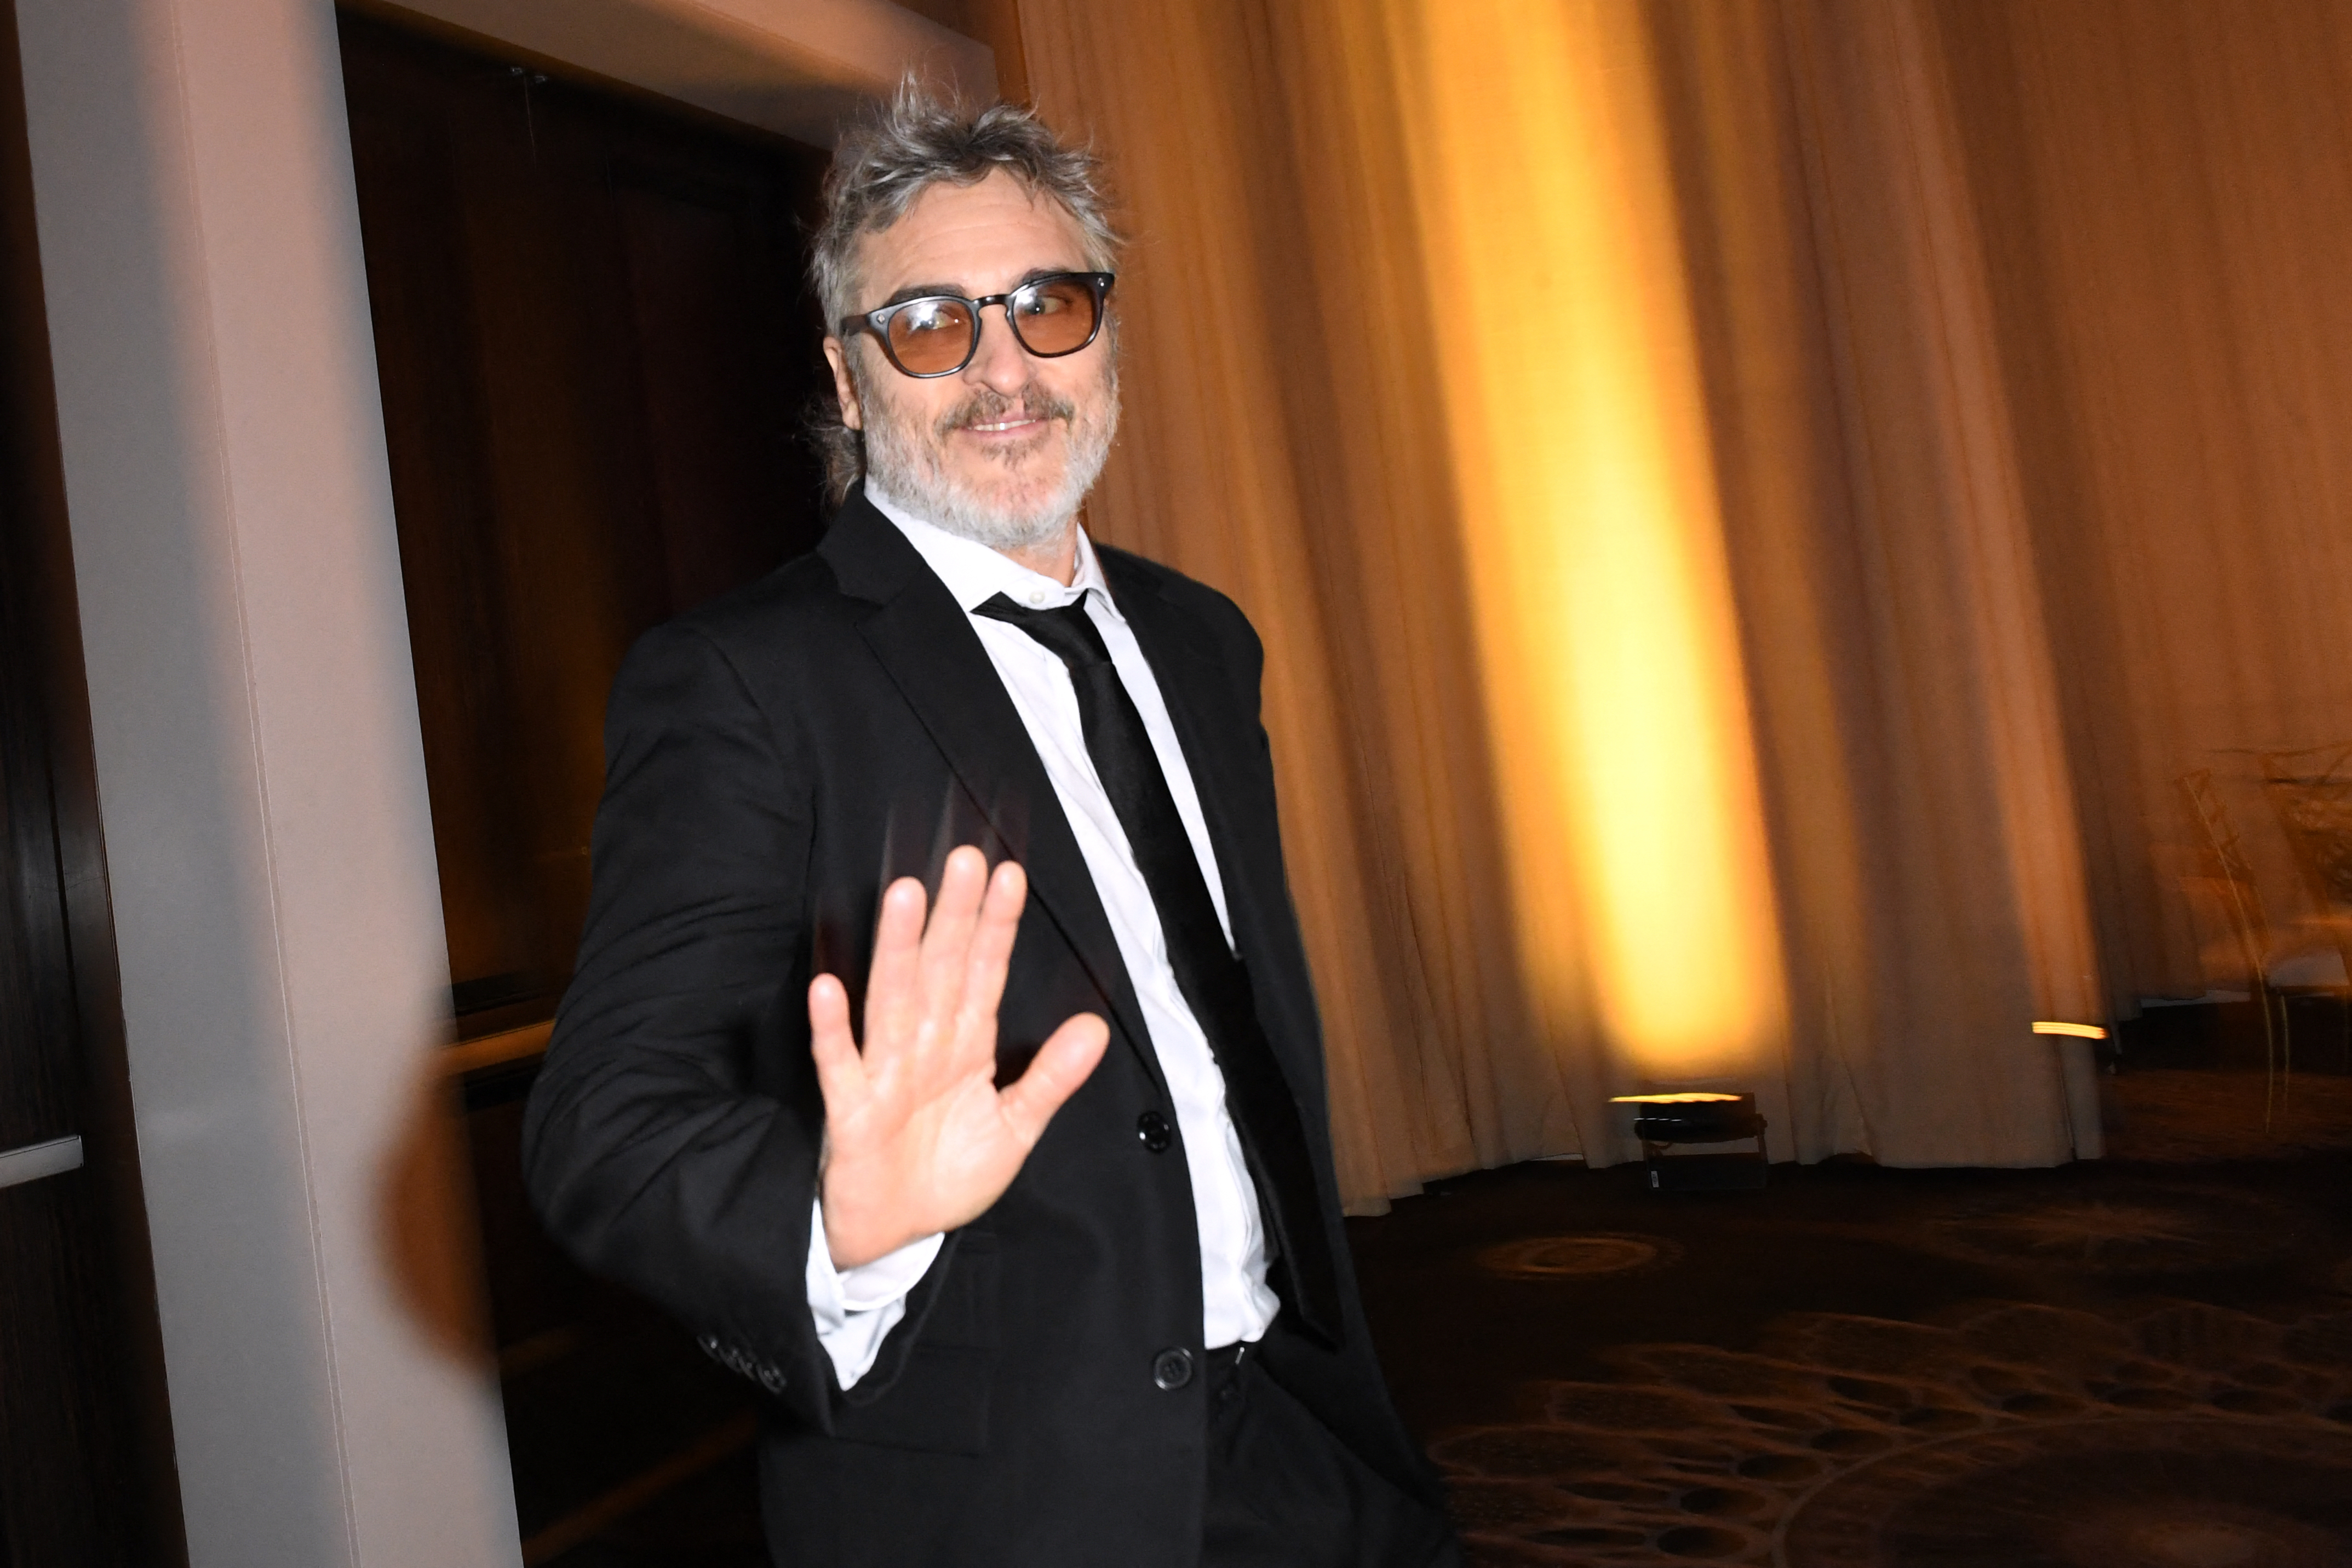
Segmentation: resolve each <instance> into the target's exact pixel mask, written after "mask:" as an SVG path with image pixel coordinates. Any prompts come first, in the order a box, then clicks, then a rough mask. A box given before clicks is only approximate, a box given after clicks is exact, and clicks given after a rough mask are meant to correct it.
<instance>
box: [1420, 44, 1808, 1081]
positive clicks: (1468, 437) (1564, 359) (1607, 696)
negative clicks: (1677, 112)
mask: <svg viewBox="0 0 2352 1568" xmlns="http://www.w3.org/2000/svg"><path fill="white" fill-rule="evenodd" d="M1389 15H1390V21H1391V45H1392V54H1393V57H1394V58H1395V59H1396V61H1397V65H1398V68H1399V70H1400V73H1401V75H1402V78H1403V79H1402V81H1401V82H1400V87H1401V88H1402V94H1401V98H1402V102H1403V103H1405V104H1406V105H1408V106H1409V108H1408V112H1409V113H1411V114H1412V115H1413V116H1415V117H1416V120H1417V122H1416V123H1415V125H1414V126H1413V127H1412V131H1413V133H1412V135H1411V136H1410V137H1408V141H1409V143H1410V144H1411V145H1412V149H1413V154H1414V166H1413V169H1412V177H1413V188H1414V197H1415V201H1416V204H1417V205H1418V207H1419V209H1420V211H1421V213H1422V217H1423V232H1424V233H1425V235H1427V236H1428V253H1427V260H1428V267H1429V274H1430V279H1431V287H1432V295H1433V319H1434V320H1435V322H1436V324H1437V330H1438V332H1439V335H1440V340H1439V347H1440V354H1441V357H1442V362H1443V365H1444V392H1445V399H1446V404H1447V411H1448V418H1449V423H1450V427H1451V437H1452V442H1453V447H1454V455H1455V463H1456V467H1457V470H1458V473H1459V475H1460V481H1461V487H1462V501H1463V515H1464V518H1465V529H1466V535H1467V537H1466V540H1465V543H1466V546H1467V549H1468V552H1469V556H1470V560H1471V566H1472V580H1473V586H1474V592H1475V595H1476V605H1475V608H1476V612H1477V620H1478V625H1479V635H1480V638H1481V643H1482V646H1481V655H1482V664H1483V667H1484V672H1485V674H1486V688H1487V694H1488V699H1489V712H1490V717H1491V721H1492V727H1493V730H1494V733H1495V737H1496V756H1497V762H1498V766H1499V768H1500V771H1501V774H1502V783H1503V787H1504V794H1505V809H1506V811H1507V818H1508V829H1509V841H1510V845H1511V849H1512V852H1513V857H1514V864H1515V874H1516V879H1517V880H1516V883H1515V892H1516V894H1517V898H1518V902H1519V907H1518V911H1517V913H1518V917H1519V921H1520V925H1521V936H1522V943H1523V948H1524V956H1525V959H1526V961H1527V963H1528V967H1529V968H1530V970H1531V972H1532V973H1533V974H1534V975H1535V976H1536V977H1537V981H1538V985H1539V986H1541V987H1542V988H1544V989H1545V990H1546V992H1547V993H1548V994H1547V995H1546V996H1545V998H1543V1000H1544V1002H1545V1005H1546V1006H1547V1008H1548V1009H1549V1010H1551V1011H1552V1012H1553V1014H1554V1016H1565V1015H1566V1014H1568V1013H1570V1012H1572V1011H1573V1010H1574V1009H1575V1008H1576V1007H1577V1006H1578V1004H1579V1000H1580V997H1581V994H1582V988H1583V985H1584V978H1585V977H1586V976H1588V975H1589V976H1590V978H1591V987H1592V990H1593V993H1594V994H1593V997H1592V1000H1593V1002H1594V1003H1596V1004H1597V1006H1598V1009H1599V1012H1600V1016H1601V1019H1602V1021H1603V1023H1604V1024H1605V1026H1606V1028H1607V1030H1608V1031H1609V1033H1610V1035H1611V1036H1612V1038H1613V1039H1614V1040H1616V1041H1617V1043H1618V1044H1619V1045H1620V1046H1621V1047H1622V1049H1624V1050H1625V1051H1627V1052H1628V1053H1629V1054H1630V1055H1631V1056H1632V1057H1633V1059H1634V1060H1635V1061H1638V1062H1640V1063H1641V1064H1643V1066H1644V1067H1646V1068H1650V1069H1653V1070H1662V1071H1679V1072H1686V1073H1687V1072H1698V1071H1719V1070H1723V1069H1725V1068H1728V1067H1736V1066H1737V1065H1738V1064H1740V1063H1742V1062H1744V1061H1748V1060H1751V1059H1752V1058H1753V1056H1754V1055H1755V1053H1756V1051H1758V1050H1759V1048H1760V1047H1762V1046H1764V1045H1765V1044H1766V1043H1768V1042H1769V1040H1771V1039H1772V1038H1773V1037H1774V1036H1775V1035H1776V1034H1777V1033H1778V1031H1779V1030H1780V1020H1781V1015H1782V1005H1781V998H1780V959H1779V942H1778V936H1777V931H1776V927H1775V924H1774V919H1773V914H1772V903H1771V895H1770V887H1769V873H1768V870H1767V865H1766V860H1765V853H1764V849H1763V844H1762V831H1761V821H1762V818H1761V811H1760V809H1759V799H1758V793H1757V786H1756V781H1755V768H1754V758H1753V754H1752V751H1751V747H1750V741H1749V736H1748V717H1747V708H1746V701H1745V696H1744V688H1743V684H1742V679H1741V674H1740V661H1739V653H1738V642H1737V635H1736V630H1735V621H1734V618H1733V609H1732V603H1731V597H1730V591H1729V586H1728V582H1727V575H1726V570H1725V564H1724V559H1723V546H1722V538H1721V532H1720V518H1719V516H1718V513H1717V500H1716V492H1715V482H1714V475H1713V467H1712V461H1711V456H1710V453H1709V450H1708V446H1707V431H1706V409H1705V403H1704V400H1703V397H1702V394H1701V386H1700V382H1699V375H1698V366H1697V356H1696V347H1695V344H1694V341H1693V337H1692V329H1691V321H1690V315H1689V308H1688V299H1687V295H1686V284H1685V275H1684V269H1683V264H1682V258H1681V256H1680V253H1679V248H1678V241H1677V238H1676V234H1675V213H1674V209H1673V203H1672V194H1671V190H1670V187H1669V183H1668V178H1667V168H1666V161H1665V155H1664V145H1663V141H1662V134H1661V126H1660V120H1659V115H1658V106H1657V104H1656V101H1655V96H1654V91H1655V89H1654V85H1653V75H1652V70H1651V63H1650V61H1649V59H1648V57H1647V53H1646V41H1645V38H1644V37H1643V30H1642V21H1641V16H1640V14H1639V5H1638V0H1488V3H1486V4H1481V5H1453V4H1446V3H1444V0H1391V10H1390V13H1389Z"/></svg>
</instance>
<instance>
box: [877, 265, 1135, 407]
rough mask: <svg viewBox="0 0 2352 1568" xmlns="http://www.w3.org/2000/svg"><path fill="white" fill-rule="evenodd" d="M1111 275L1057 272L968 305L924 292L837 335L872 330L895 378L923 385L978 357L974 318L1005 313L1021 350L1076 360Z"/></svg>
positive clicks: (1095, 327)
mask: <svg viewBox="0 0 2352 1568" xmlns="http://www.w3.org/2000/svg"><path fill="white" fill-rule="evenodd" d="M1116 276H1117V275H1116V274H1114V273H1108V272H1056V273H1053V274H1050V275H1048V276H1046V277H1039V278H1034V279H1032V280H1031V281H1029V282H1027V283H1024V284H1023V285H1022V286H1021V287H1018V288H1015V289H1013V291H1011V292H1010V293H1007V294H990V295H984V296H982V298H978V299H967V298H964V297H963V296H962V295H961V294H926V295H924V296H923V297H922V298H919V299H906V300H901V301H900V302H899V303H898V304H896V305H885V306H883V307H882V308H880V309H879V310H868V311H866V312H865V313H864V314H862V315H856V316H845V317H843V318H842V319H841V330H842V335H843V336H845V337H847V336H849V335H851V334H853V333H856V332H871V333H873V334H874V336H875V338H876V339H877V340H878V341H879V342H880V343H881V345H882V351H883V352H884V353H885V354H887V355H888V356H889V358H890V362H891V363H892V364H893V365H896V366H897V367H898V372H899V373H900V374H901V375H908V376H915V377H919V378H921V379H926V380H928V379H929V378H930V377H932V376H951V375H953V374H955V373H956V372H957V371H960V370H961V369H963V368H964V367H965V366H966V365H968V364H970V363H971V357H972V355H974V354H976V353H978V352H979V351H980V313H981V312H982V310H985V309H987V308H989V307H990V306H992V305H1002V306H1003V307H1004V319H1005V320H1006V322H1007V323H1009V324H1010V325H1011V326H1012V328H1013V337H1014V338H1015V339H1016V340H1019V342H1020V344H1021V346H1022V347H1023V348H1024V349H1026V350H1028V351H1029V352H1030V353H1032V354H1034V355H1035V356H1036V357H1037V358H1039V359H1041V360H1057V359H1060V358H1061V357H1062V356H1063V355H1064V354H1075V353H1076V352H1077V351H1078V350H1080V349H1083V348H1085V347H1086V346H1087V344H1088V343H1091V342H1093V341H1094V340H1095V335H1096V334H1097V333H1098V332H1100V331H1101V330H1102V324H1103V307H1104V304H1105V302H1106V301H1107V300H1108V298H1110V286H1111V281H1112V279H1113V278H1114V277H1116Z"/></svg>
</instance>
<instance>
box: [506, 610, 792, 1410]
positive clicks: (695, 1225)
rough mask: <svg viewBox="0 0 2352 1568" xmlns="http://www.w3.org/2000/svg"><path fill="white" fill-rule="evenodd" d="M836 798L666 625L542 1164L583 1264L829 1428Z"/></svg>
mask: <svg viewBox="0 0 2352 1568" xmlns="http://www.w3.org/2000/svg"><path fill="white" fill-rule="evenodd" d="M812 795H813V783H812V779H811V775H810V771H809V769H808V768H807V767H806V765H805V761H804V759H803V758H801V757H799V756H796V755H795V747H794V745H793V743H792V740H791V737H789V735H787V736H784V737H780V736H779V735H778V734H777V732H776V729H775V727H773V726H772V724H771V722H770V718H769V716H767V715H766V714H764V713H762V712H761V708H760V706H759V705H758V704H757V703H755V702H754V701H753V699H752V697H751V694H750V693H749V692H748V691H747V690H746V689H745V687H744V685H743V683H742V682H741V680H740V678H739V677H738V675H737V674H736V672H735V670H734V668H733V667H732V666H731V665H730V663H729V662H728V660H727V659H726V658H725V656H724V654H723V653H722V652H721V651H720V649H719V647H718V646H717V645H715V644H714V643H712V642H711V641H710V640H709V638H707V637H705V636H703V635H702V634H700V633H699V632H695V631H693V630H691V629H689V628H679V627H675V626H673V627H666V628H663V629H660V630H658V631H656V632H652V633H650V634H649V635H647V636H646V638H645V639H644V640H642V641H641V642H640V643H638V645H637V646H636V647H635V649H634V650H632V652H631V653H630V655H629V657H628V659H627V661H626V663H625V664H624V666H623V669H622V671H621V674H620V676H619V678H618V680H617V681H616V682H615V684H614V690H613V695H612V701H611V704H610V706H609V707H608V708H607V712H606V723H605V789H604V800H603V803H602V804H601V805H600V806H599V808H598V810H597V814H596V827H595V838H594V845H593V892H592V894H591V897H590V902H589V912H588V918H587V922H586V925H585V928H584V930H583V934H582V937H581V945H580V954H579V961H578V965H577V967H576V969H575V971H574V977H573V979H572V986H571V988H570V990H569V991H568V992H567V993H566V994H565V997H564V999H563V1005H562V1010H561V1012H560V1014H559V1016H558V1018H557V1020H556V1027H555V1032H554V1036H553V1039H552V1040H551V1043H550V1045H549V1049H548V1054H547V1061H546V1064H545V1066H544V1067H543V1069H542V1070H541V1075H540V1079H539V1082H538V1083H537V1085H536V1086H535V1087H534V1088H533V1090H532V1093H531V1098H530V1107H529V1111H528V1113H527V1117H526V1121H525V1124H524V1138H523V1165H524V1174H525V1178H526V1180H527V1182H528V1184H529V1186H530V1194H531V1198H532V1201H533V1203H534V1205H535V1206H536V1207H537V1208H538V1210H539V1212H540V1215H541V1218H543V1219H544V1221H545V1222H546V1224H547V1226H548V1228H549V1229H550V1230H551V1232H552V1233H553V1234H554V1235H555V1236H556V1237H557V1238H558V1239H560V1240H561V1241H562V1243H563V1244H564V1245H565V1246H566V1247H567V1248H568V1249H570V1250H571V1251H572V1254H573V1255H574V1256H575V1257H576V1258H578V1259H579V1260H580V1261H581V1262H582V1263H583V1266H585V1267H587V1268H588V1269H590V1270H593V1271H594V1272H596V1273H599V1274H602V1275H604V1276H607V1277H609V1278H612V1279H615V1280H618V1281H622V1282H624V1283H625V1284H627V1285H629V1286H631V1287H633V1288H635V1290H637V1291H640V1292H641V1293H643V1294H645V1295H646V1296H648V1297H650V1298H652V1299H653V1300H654V1301H656V1302H657V1303H658V1304H660V1305H661V1306H662V1307H664V1308H665V1309H667V1311H668V1312H670V1313H671V1314H672V1315H674V1316H675V1317H677V1319H678V1320H679V1321H680V1322H683V1323H684V1324H686V1325H687V1326H688V1328H689V1329H690V1330H692V1331H693V1332H695V1333H697V1334H698V1337H699V1338H700V1340H701V1343H702V1345H703V1348H704V1349H705V1350H706V1351H708V1352H709V1353H710V1354H712V1355H713V1356H714V1357H715V1358H716V1359H718V1360H719V1361H720V1362H721V1363H723V1364H727V1365H730V1366H731V1367H732V1368H733V1369H734V1370H736V1371H738V1372H740V1373H742V1374H744V1375H746V1376H748V1377H751V1379H752V1380H753V1381H755V1382H757V1383H759V1384H761V1385H762V1386H764V1387H766V1388H767V1389H768V1391H769V1392H770V1393H772V1394H773V1395H776V1396H778V1397H780V1398H782V1400H783V1401H784V1402H785V1403H786V1404H787V1405H788V1406H792V1407H793V1409H794V1410H795V1411H796V1412H798V1413H799V1414H800V1415H801V1416H803V1418H804V1419H805V1420H807V1421H808V1422H810V1423H811V1424H813V1425H815V1426H817V1427H820V1428H824V1427H829V1426H830V1419H829V1404H830V1400H831V1398H833V1397H837V1395H836V1394H835V1393H834V1392H833V1390H834V1381H833V1378H832V1375H831V1371H830V1368H829V1366H828V1365H826V1364H825V1357H824V1352H823V1349H822V1347H821V1346H820V1344H819V1343H818V1340H817V1337H816V1333H815V1329H814V1324H813V1322H812V1319H811V1315H810V1311H809V1305H808V1301H807V1299H806V1294H805V1279H804V1261H805V1260H806V1258H807V1255H808V1245H809V1216H810V1212H811V1209H812V1207H813V1204H814V1197H815V1192H816V1171H817V1156H818V1152H819V1149H820V1147H821V1140H822V1137H823V1133H824V1102H823V1098H822V1095H821V1094H820V1092H819V1091H818V1089H817V1087H816V1082H815V1074H814V1068H813V1066H812V1065H811V1063H810V1061H809V1058H808V1051H807V1048H806V1041H807V1025H806V1019H805V1016H804V1014H803V1013H802V1011H801V1008H802V997H803V992H804V990H805V988H806V985H807V980H808V975H807V956H806V954H807V948H808V944H807V941H806V939H805V938H806V932H805V926H806V915H805V913H804V912H805V910H806V907H807V899H806V897H805V892H806V889H805V882H806V875H807V868H808V862H809V845H810V841H811V833H812V827H813V821H812V804H811V802H812Z"/></svg>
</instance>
